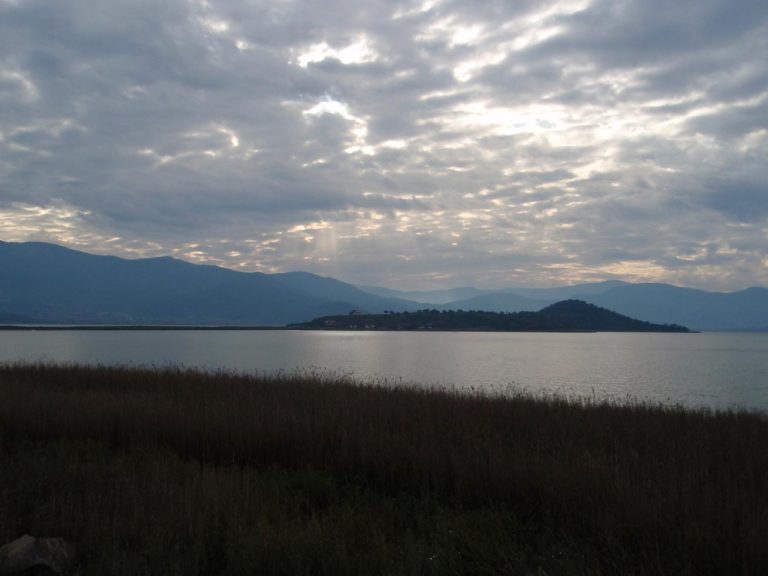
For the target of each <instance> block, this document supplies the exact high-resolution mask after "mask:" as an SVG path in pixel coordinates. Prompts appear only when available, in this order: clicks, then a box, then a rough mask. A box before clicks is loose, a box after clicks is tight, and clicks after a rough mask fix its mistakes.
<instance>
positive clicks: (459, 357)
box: [0, 330, 768, 410]
mask: <svg viewBox="0 0 768 576" xmlns="http://www.w3.org/2000/svg"><path fill="white" fill-rule="evenodd" d="M9 361H48V362H76V363H86V364H123V365H155V366H162V365H168V364H173V365H183V366H188V367H199V368H205V369H226V370H235V371H240V372H274V371H278V370H283V371H285V370H287V371H292V370H316V371H317V370H319V371H331V372H335V373H340V374H345V375H351V376H354V377H356V378H358V379H361V380H378V379H388V380H390V381H404V382H409V383H418V384H424V385H434V384H438V385H442V386H449V387H457V388H470V387H474V388H475V389H481V390H491V391H504V390H509V389H524V390H529V391H538V392H547V393H548V392H555V393H559V394H563V395H570V396H596V397H598V398H603V397H611V398H618V399H623V398H627V397H631V398H638V399H642V400H651V401H660V402H667V403H683V404H686V405H689V406H711V407H721V408H723V407H731V406H741V407H747V408H753V409H760V410H767V409H768V334H765V333H703V334H639V333H638V334H634V333H633V334H622V333H618V334H617V333H588V334H552V333H478V332H473V333H468V332H433V333H421V332H322V331H319V332H311V331H240V330H233V331H199V330H188V331H187V330H179V331H143V330H142V331H77V330H71V331H4V332H0V362H9Z"/></svg>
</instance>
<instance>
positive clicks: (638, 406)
mask: <svg viewBox="0 0 768 576" xmlns="http://www.w3.org/2000/svg"><path fill="white" fill-rule="evenodd" d="M767 441H768V418H766V416H765V415H761V414H755V413H746V412H738V411H727V412H708V411H691V410H684V409H682V408H678V407H662V406H651V405H647V404H642V403H637V402H632V401H628V402H627V403H626V404H625V405H616V404H612V403H610V402H600V401H575V400H565V399H562V398H555V397H546V398H532V397H530V396H526V395H511V396H508V397H488V396H483V395H480V394H475V393H466V394H462V393H454V392H448V391H441V390H424V389H416V388H410V387H403V386H399V387H391V386H387V385H386V383H382V384H379V385H359V384H355V383H353V382H349V381H347V380H345V379H344V378H334V377H328V376H322V375H311V374H310V375H285V374H283V375H276V376H264V377H247V376H241V375H234V374H225V373H215V374H203V373H198V372H193V371H187V370H183V369H163V370H143V369H142V370H139V369H136V370H131V369H119V368H82V367H74V366H68V367H55V366H39V365H38V366H23V365H20V366H5V367H3V366H0V462H2V466H0V542H6V541H9V540H12V539H15V538H17V537H18V536H20V535H22V534H24V533H30V534H33V535H35V536H63V537H65V538H67V539H68V540H70V541H71V542H73V543H74V544H75V546H76V547H77V548H78V549H79V550H80V551H81V553H82V554H83V557H84V566H83V574H84V575H89V574H110V575H119V574H126V575H127V574H132V575H133V574H163V575H167V574H335V575H337V574H549V575H554V574H713V575H714V574H718V575H719V574H765V573H768V450H766V449H765V447H766V442H767Z"/></svg>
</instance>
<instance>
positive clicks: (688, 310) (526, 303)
mask: <svg viewBox="0 0 768 576" xmlns="http://www.w3.org/2000/svg"><path fill="white" fill-rule="evenodd" d="M561 298H575V299H579V300H583V301H585V302H589V303H591V304H595V305H597V306H601V307H604V308H608V309H610V310H614V311H616V312H618V313H620V314H624V315H626V316H630V317H632V318H638V319H640V320H643V321H646V322H654V323H664V322H671V323H674V324H681V325H683V326H687V327H689V328H691V329H692V330H762V329H765V327H766V326H768V289H766V288H749V289H747V290H742V291H739V292H707V291H705V290H696V289H693V288H680V287H677V286H671V285H669V284H628V283H626V282H617V281H610V282H601V283H596V284H582V285H576V286H566V287H563V288H534V289H521V290H520V293H519V294H518V293H516V292H497V293H493V294H485V295H482V296H477V297H475V298H470V299H467V300H459V301H456V302H450V303H449V304H445V305H442V306H440V308H441V309H446V310H447V309H453V310H458V309H461V310H489V311H494V312H519V311H536V310H541V309H542V308H544V307H545V306H548V305H550V304H552V303H553V302H555V301H557V300H559V299H561Z"/></svg>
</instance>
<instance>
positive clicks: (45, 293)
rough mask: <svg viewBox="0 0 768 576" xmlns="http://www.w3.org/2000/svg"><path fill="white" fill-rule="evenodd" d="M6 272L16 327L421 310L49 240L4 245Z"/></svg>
mask: <svg viewBox="0 0 768 576" xmlns="http://www.w3.org/2000/svg"><path fill="white" fill-rule="evenodd" d="M0 270H2V275H0V322H4V323H13V324H16V323H20V324H29V323H38V324H151V325H156V324H169V325H178V324H189V325H191V324H200V325H221V324H224V325H285V324H287V323H290V322H300V321H303V320H307V319H310V318H314V317H317V316H322V315H327V314H340V313H348V312H349V311H351V310H355V309H364V310H367V311H371V312H373V311H376V312H380V311H383V310H412V309H416V308H417V307H418V305H417V304H415V303H412V302H407V301H402V300H398V299H395V298H382V297H380V296H375V295H373V294H369V293H367V292H364V291H362V290H360V289H358V288H356V287H354V286H352V285H350V284H345V283H344V282H339V281H338V280H334V279H332V278H323V277H320V276H316V275H314V274H306V273H302V272H295V273H288V274H260V273H243V272H236V271H233V270H228V269H225V268H219V267H216V266H201V265H196V264H190V263H188V262H183V261H181V260H176V259H174V258H168V257H163V258H148V259H140V260H126V259H123V258H116V257H113V256H94V255H91V254H86V253H84V252H78V251H76V250H70V249H68V248H63V247H61V246H56V245H54V244H46V243H41V242H27V243H9V242H0Z"/></svg>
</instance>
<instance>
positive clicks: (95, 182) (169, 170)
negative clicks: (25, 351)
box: [0, 0, 768, 288]
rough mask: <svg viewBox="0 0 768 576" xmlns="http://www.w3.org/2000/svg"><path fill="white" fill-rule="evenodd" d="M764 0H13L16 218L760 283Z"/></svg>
mask: <svg viewBox="0 0 768 576" xmlns="http://www.w3.org/2000/svg"><path fill="white" fill-rule="evenodd" d="M765 53H768V6H766V4H765V2H762V1H759V0H754V1H753V0H748V1H746V2H743V3H740V4H739V7H738V9H734V8H733V6H732V5H731V4H729V3H727V2H725V1H724V0H711V1H708V2H698V1H694V0H690V1H684V2H678V3H674V4H673V3H669V2H663V1H661V0H647V1H639V0H619V1H614V0H611V1H608V0H545V1H541V0H537V1H521V2H495V1H478V2H471V3H467V2H458V1H454V0H442V1H434V2H422V1H407V0H400V1H397V2H390V1H385V0H378V1H372V2H369V3H367V4H366V8H365V10H362V9H361V8H360V5H359V3H356V2H351V1H350V0H329V1H328V2H322V3H320V2H312V1H309V0H280V1H276V2H246V1H245V0H227V1H224V2H217V3H210V2H206V1H204V0H168V1H167V2H163V3H161V4H158V3H156V2H149V1H136V0H131V1H128V0H118V1H114V2H110V3H107V4H104V5H98V6H95V5H93V3H88V2H85V1H84V0H60V1H57V2H54V3H50V2H44V1H42V0H24V1H21V2H1V3H0V218H2V222H3V239H5V240H23V239H44V240H49V241H58V242H62V243H66V244H69V245H72V246H76V247H79V248H84V249H89V250H92V251H96V252H109V253H115V254H123V255H130V256H139V255H158V254H174V255H177V256H179V257H184V258H187V259H189V260H192V261H205V262H212V263H217V264H221V265H225V266H231V267H235V268H238V269H243V270H264V271H278V270H295V269H306V270H311V271H315V272H320V273H324V274H333V275H336V276H339V277H341V278H343V279H347V280H350V281H356V282H365V283H368V284H388V285H395V284H397V285H400V286H404V287H414V288H417V287H430V286H432V285H437V284H438V283H439V284H441V285H445V284H479V285H485V286H505V285H533V284H551V283H562V282H572V281H574V282H575V281H579V280H588V279H589V280H591V279H596V278H601V277H617V276H621V277H626V278H631V279H635V280H649V281H651V280H653V281H656V280H659V281H675V282H678V283H682V284H689V285H697V286H707V287H717V288H740V287H744V286H746V285H749V284H768V271H767V270H766V263H765V262H764V259H763V258H761V257H760V254H764V253H766V251H768V246H766V237H767V236H768V235H766V229H767V228H768V212H767V211H766V209H765V205H766V203H765V202H764V201H763V199H764V197H765V192H766V191H765V189H764V188H765V187H764V183H765V182H766V181H768V173H766V172H767V171H768V169H767V168H766V166H768V162H766V160H768V158H766V153H765V150H767V149H768V146H766V145H767V144H768V125H766V122H767V120H766V113H765V111H766V109H768V108H767V107H766V102H767V101H768V61H766V59H765V58H762V57H761V56H762V54H765Z"/></svg>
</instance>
